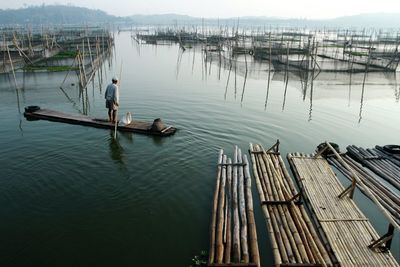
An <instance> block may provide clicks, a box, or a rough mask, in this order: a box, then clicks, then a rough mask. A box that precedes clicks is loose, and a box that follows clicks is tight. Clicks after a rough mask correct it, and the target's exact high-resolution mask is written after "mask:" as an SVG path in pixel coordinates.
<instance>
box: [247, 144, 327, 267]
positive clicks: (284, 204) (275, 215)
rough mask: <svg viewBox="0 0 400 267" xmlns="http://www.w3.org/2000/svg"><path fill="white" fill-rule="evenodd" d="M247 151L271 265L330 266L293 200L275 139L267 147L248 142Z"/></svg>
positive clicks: (309, 222)
mask: <svg viewBox="0 0 400 267" xmlns="http://www.w3.org/2000/svg"><path fill="white" fill-rule="evenodd" d="M250 153H251V160H252V163H253V172H254V175H255V177H256V184H257V189H258V192H259V194H260V200H261V202H262V208H263V212H264V216H265V219H266V222H267V226H268V227H267V228H268V233H269V235H270V239H271V243H272V249H273V255H274V261H275V266H281V265H285V264H287V265H296V266H297V265H298V266H301V265H307V266H310V265H320V266H331V265H332V264H333V263H332V260H331V258H330V256H329V254H328V252H327V249H326V248H325V247H324V245H323V243H322V242H321V240H320V238H319V237H318V234H317V232H316V230H315V229H314V226H313V225H312V223H311V221H310V219H309V218H308V215H307V212H306V211H305V209H304V207H303V206H302V205H301V204H300V203H297V202H296V201H297V200H298V197H299V194H297V192H296V189H295V187H294V184H293V182H292V181H291V178H290V176H289V174H288V172H287V170H286V168H285V165H284V163H283V161H282V158H281V157H280V155H279V150H278V143H277V144H276V145H274V146H273V147H272V148H271V149H269V150H268V151H265V150H264V149H263V148H262V147H261V146H259V145H252V144H250ZM295 202H296V203H295Z"/></svg>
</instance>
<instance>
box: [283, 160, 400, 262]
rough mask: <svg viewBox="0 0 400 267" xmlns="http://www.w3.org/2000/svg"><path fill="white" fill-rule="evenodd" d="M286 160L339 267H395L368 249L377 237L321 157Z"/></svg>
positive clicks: (389, 258) (387, 258)
mask: <svg viewBox="0 0 400 267" xmlns="http://www.w3.org/2000/svg"><path fill="white" fill-rule="evenodd" d="M288 160H289V163H290V166H291V168H292V171H293V173H294V174H295V177H296V179H297V181H298V182H299V186H300V188H301V189H302V192H303V196H304V199H305V200H306V202H307V204H308V206H309V208H310V210H311V215H312V218H313V220H314V222H315V224H316V225H317V226H318V229H319V231H320V234H321V236H322V237H323V240H324V242H325V243H326V245H327V246H330V249H331V250H332V252H333V253H334V255H335V257H336V259H337V261H338V263H339V264H340V266H360V267H361V266H399V265H398V263H397V262H396V260H395V259H394V258H393V256H392V254H391V253H390V251H387V252H385V253H383V252H380V251H379V250H373V249H370V248H368V246H369V245H370V244H371V243H372V242H373V241H375V240H378V239H379V235H378V234H377V233H376V231H375V229H374V228H373V227H372V225H371V223H370V222H369V220H368V219H367V218H366V217H365V216H364V214H363V213H362V212H361V211H360V210H359V209H358V207H357V206H356V204H355V203H354V201H353V200H352V199H351V198H350V197H349V196H348V195H344V196H342V197H341V198H339V197H338V196H339V195H341V193H343V192H344V190H345V188H344V187H343V186H342V185H341V183H340V182H339V180H338V179H337V177H336V175H335V173H334V172H333V171H332V169H331V168H330V166H329V164H328V162H327V161H326V160H325V159H324V158H322V157H317V158H316V157H315V156H314V155H305V154H299V153H289V154H288Z"/></svg>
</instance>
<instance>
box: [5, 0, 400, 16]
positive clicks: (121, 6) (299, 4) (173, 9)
mask: <svg viewBox="0 0 400 267" xmlns="http://www.w3.org/2000/svg"><path fill="white" fill-rule="evenodd" d="M43 3H45V4H72V5H75V6H84V7H89V8H95V9H101V10H104V11H106V12H107V13H110V14H112V15H117V16H127V15H133V14H165V13H178V14H184V15H190V16H197V17H205V18H207V17H220V18H225V17H238V16H275V17H295V18H309V19H315V18H333V17H338V16H346V15H355V14H360V13H376V12H385V13H400V0H379V1H376V0H374V1H372V0H358V1H355V0H334V1H326V0H325V1H324V0H277V1H276V0H275V1H271V0H270V1H268V0H67V1H65V2H64V1H54V0H50V1H49V0H0V8H2V9H5V8H20V7H23V6H24V5H25V6H26V5H40V4H43Z"/></svg>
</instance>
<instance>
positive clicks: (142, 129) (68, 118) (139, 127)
mask: <svg viewBox="0 0 400 267" xmlns="http://www.w3.org/2000/svg"><path fill="white" fill-rule="evenodd" d="M24 116H25V117H26V118H27V119H28V120H48V121H56V122H63V123H69V124H78V125H84V126H91V127H96V128H104V129H112V130H113V129H114V127H115V124H114V123H112V122H109V121H108V120H106V119H96V118H92V117H89V116H84V115H70V114H66V113H62V112H58V111H54V110H50V109H39V110H36V111H29V109H27V110H26V111H25V112H24ZM117 130H118V131H124V132H134V133H141V134H148V135H158V136H169V135H172V134H174V133H175V132H176V128H174V127H171V126H170V127H164V128H163V129H155V128H154V127H153V123H151V122H146V121H138V120H133V121H132V122H131V123H130V124H127V125H118V126H117Z"/></svg>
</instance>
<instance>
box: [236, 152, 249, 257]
mask: <svg viewBox="0 0 400 267" xmlns="http://www.w3.org/2000/svg"><path fill="white" fill-rule="evenodd" d="M237 161H238V163H239V164H241V163H242V151H241V150H240V149H238V155H237ZM238 169H239V171H238V174H239V181H238V183H239V188H238V191H239V195H238V196H239V214H240V226H241V227H240V243H241V249H242V254H241V262H244V263H248V262H249V249H248V245H247V215H246V202H245V190H244V186H245V182H244V172H243V166H239V168H238Z"/></svg>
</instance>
